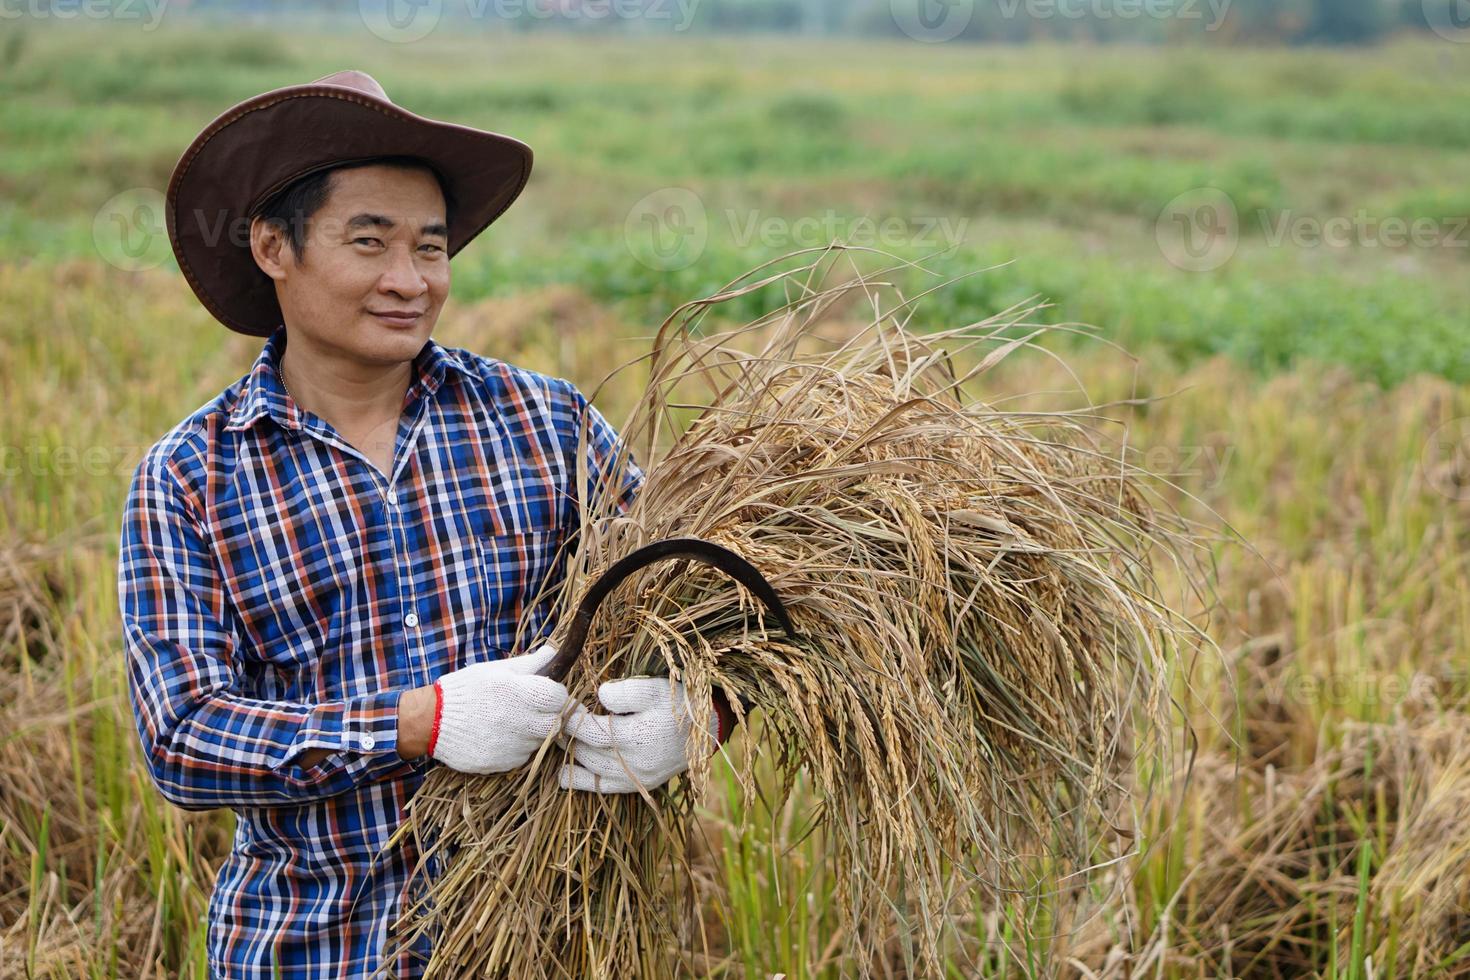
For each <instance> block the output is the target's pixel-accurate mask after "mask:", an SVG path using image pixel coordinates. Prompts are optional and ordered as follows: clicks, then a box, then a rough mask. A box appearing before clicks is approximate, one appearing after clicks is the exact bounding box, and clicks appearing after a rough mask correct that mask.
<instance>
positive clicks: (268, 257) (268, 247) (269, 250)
mask: <svg viewBox="0 0 1470 980" xmlns="http://www.w3.org/2000/svg"><path fill="white" fill-rule="evenodd" d="M250 254H251V255H252V256H254V257H255V264H256V265H258V266H260V269H261V271H262V272H264V273H265V274H266V275H268V276H270V277H271V278H272V279H274V280H276V281H277V282H280V281H281V280H283V279H285V278H286V265H287V263H289V264H290V265H293V266H294V265H295V264H296V253H295V252H294V251H292V249H291V243H290V241H289V240H288V239H287V238H286V230H285V229H284V228H282V227H281V226H280V225H278V224H274V223H271V222H267V221H266V220H265V219H264V218H259V217H257V218H252V219H251V221H250Z"/></svg>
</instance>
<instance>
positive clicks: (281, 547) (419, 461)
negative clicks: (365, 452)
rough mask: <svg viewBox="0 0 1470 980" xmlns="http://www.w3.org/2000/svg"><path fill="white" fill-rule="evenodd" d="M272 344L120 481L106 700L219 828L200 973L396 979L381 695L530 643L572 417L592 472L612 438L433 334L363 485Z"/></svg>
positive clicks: (577, 406)
mask: <svg viewBox="0 0 1470 980" xmlns="http://www.w3.org/2000/svg"><path fill="white" fill-rule="evenodd" d="M285 346H286V331H285V328H284V327H278V328H277V330H276V332H275V333H274V334H273V335H272V336H271V337H270V338H269V339H268V340H267V341H266V343H265V346H264V349H263V350H262V351H261V353H260V356H259V358H258V359H257V360H256V362H255V364H254V366H253V368H252V369H251V371H250V373H249V374H248V375H246V376H245V377H244V378H242V379H240V380H239V381H238V382H236V383H235V384H234V385H232V386H231V387H229V388H228V389H226V390H225V391H224V392H223V393H221V394H220V395H219V396H218V397H216V398H215V399H214V400H212V401H210V402H209V403H208V404H206V405H204V406H203V407H201V408H200V409H199V410H198V411H196V412H194V413H193V414H192V415H190V416H189V417H188V418H186V419H184V420H183V421H182V422H181V423H180V424H179V425H177V426H175V427H174V428H173V430H171V431H170V432H169V433H168V434H167V435H166V436H165V437H164V438H162V439H161V440H159V441H158V442H157V443H156V444H155V445H154V446H153V447H152V448H151V449H150V450H149V451H148V453H147V454H146V455H145V456H144V458H143V460H142V462H141V464H140V465H139V467H138V469H137V471H136V473H135V474H134V477H133V483H132V487H131V490H130V491H129V494H128V499H127V505H126V510H125V513H124V516H123V521H122V534H121V551H120V555H119V581H118V593H119V602H120V605H121V611H122V627H123V634H124V637H125V640H126V645H127V658H128V679H129V692H130V695H131V699H132V704H133V711H134V716H135V719H136V722H137V728H138V734H139V736H140V737H141V739H142V743H143V750H144V756H145V758H146V760H147V763H148V767H149V769H150V771H151V773H152V777H153V780H154V782H155V783H156V785H157V786H158V789H159V791H160V792H162V794H163V795H164V796H165V797H166V798H167V799H168V800H169V801H171V802H172V803H175V804H177V805H178V806H180V807H184V808H186V809H191V810H196V809H197V810H204V809H211V808H214V807H230V808H231V809H233V810H234V811H235V813H236V814H237V817H238V819H237V821H236V831H235V840H234V847H233V848H232V850H231V852H230V855H229V857H228V858H227V859H226V860H225V862H224V866H223V867H222V868H221V869H220V872H219V878H218V880H217V881H216V883H215V888H214V893H213V895H212V897H211V900H210V904H209V963H210V969H211V972H212V973H213V974H215V975H219V976H228V977H271V976H280V977H283V978H308V977H310V978H316V977H357V976H364V975H367V974H369V973H371V972H373V971H374V970H376V969H378V968H380V967H383V968H384V969H385V970H390V969H391V970H392V971H393V972H396V973H397V975H399V976H414V975H417V973H418V972H419V967H420V966H421V964H420V963H418V962H417V961H410V960H409V959H407V958H405V959H403V960H401V961H400V962H398V963H395V964H384V963H383V962H382V959H383V954H384V950H385V948H386V947H385V944H386V943H387V942H388V939H389V927H390V925H391V923H392V920H393V919H394V918H395V917H396V916H397V914H398V910H399V907H400V902H401V899H402V897H403V894H404V889H405V886H406V884H407V881H408V877H409V873H410V870H411V869H412V867H413V864H414V862H415V861H416V860H417V856H416V854H415V853H414V852H413V850H412V847H411V845H410V846H408V847H398V848H394V849H393V850H392V851H387V852H385V853H383V854H380V853H379V852H380V850H381V849H383V848H384V845H385V844H386V843H387V841H388V838H389V837H390V835H391V834H392V833H393V831H394V829H395V828H396V826H397V825H398V824H399V823H400V821H401V820H402V817H403V810H404V804H405V803H407V801H408V799H409V797H411V796H412V795H413V792H414V790H415V789H417V787H418V786H419V785H420V783H421V782H422V781H423V778H424V775H425V773H426V771H427V770H428V768H429V766H430V765H433V764H435V763H432V762H431V761H429V760H427V759H415V760H412V761H408V760H404V759H401V758H399V756H398V740H397V727H398V699H399V696H400V695H401V693H402V692H403V691H404V690H406V689H408V688H412V687H417V686H420V685H426V684H430V683H432V682H433V681H434V679H435V678H437V677H439V676H440V675H441V674H444V673H446V672H447V671H451V670H455V669H457V668H460V667H463V666H465V665H466V664H470V663H474V662H476V661H482V660H493V659H496V658H499V657H504V656H509V655H512V654H514V653H521V652H525V651H526V650H529V649H531V648H532V647H533V646H534V645H535V644H536V643H537V642H539V641H540V640H542V639H544V638H546V637H547V636H549V635H550V633H551V630H552V627H553V625H554V623H553V622H552V621H551V616H550V612H551V610H550V605H551V598H549V597H548V598H547V599H545V600H544V601H542V602H540V603H538V604H536V605H535V607H534V608H528V607H529V606H530V605H531V600H532V599H533V598H534V597H535V595H536V593H537V592H538V591H539V590H540V588H541V587H542V585H543V584H544V583H548V582H550V583H551V584H552V585H553V586H554V585H555V584H556V582H557V581H559V580H560V577H561V576H562V574H563V573H564V565H565V562H564V560H558V559H557V552H558V549H559V548H560V547H561V546H562V545H563V544H564V543H566V542H567V539H568V537H569V535H570V534H571V533H572V532H574V531H575V529H576V528H577V527H578V523H579V522H578V516H577V513H578V512H577V508H578V501H577V488H576V473H577V465H576V463H577V455H576V454H577V450H578V436H579V426H580V425H581V424H582V422H583V421H584V420H585V422H586V424H587V427H588V440H587V464H588V469H587V472H588V473H589V474H591V479H592V480H594V481H596V480H597V479H598V476H599V475H603V476H605V475H606V474H607V473H608V472H609V467H610V466H611V464H612V463H613V462H614V459H615V454H616V453H617V452H618V451H619V449H620V447H621V448H622V449H623V450H624V451H626V447H625V446H623V444H622V443H621V442H620V440H619V439H618V436H617V434H616V432H615V431H614V430H613V428H612V427H611V426H610V425H609V424H608V422H607V420H606V419H604V418H603V417H602V415H601V414H600V413H599V412H598V411H597V410H596V409H595V408H593V407H592V406H591V405H590V404H589V403H588V401H587V399H586V398H585V396H583V395H582V393H581V392H579V391H578V390H577V389H576V387H574V386H573V385H572V384H571V383H570V382H568V381H565V380H561V379H559V378H554V377H550V376H547V375H543V374H538V373H536V372H534V371H530V370H527V369H524V368H519V367H515V366H512V365H510V364H507V363H505V362H503V361H499V360H495V359H493V358H489V357H484V356H480V355H476V354H473V353H471V352H469V351H466V350H463V349H459V348H445V347H441V346H440V345H438V344H436V343H435V342H434V341H432V340H431V341H429V342H428V343H427V344H425V345H424V348H423V350H422V351H420V353H419V354H418V356H417V357H416V358H415V361H414V366H415V369H416V372H415V379H414V381H413V383H412V384H411V385H410V387H409V389H408V391H407V393H406V395H405V397H404V402H403V413H402V416H401V417H400V419H399V423H398V435H397V445H396V447H395V451H394V455H393V465H392V473H391V475H390V476H388V477H385V476H384V475H383V474H382V473H380V472H379V471H378V469H377V468H376V467H375V466H374V465H373V464H372V463H370V462H368V460H367V459H366V458H365V457H364V456H362V455H361V454H360V453H359V452H358V451H357V450H355V449H353V448H352V447H351V446H349V445H348V444H347V443H346V442H345V441H344V440H343V439H342V438H341V437H340V436H339V435H338V434H337V433H336V431H335V430H334V429H333V428H332V426H331V425H330V424H329V423H327V422H326V421H324V420H323V419H321V418H319V417H317V416H315V415H312V414H311V413H309V412H306V411H303V410H302V409H300V408H299V407H297V405H296V403H295V402H294V401H293V400H292V399H291V398H290V397H289V396H287V395H286V393H285V391H284V389H283V388H282V387H281V382H280V379H279V375H278V374H277V369H278V365H279V363H280V356H281V354H282V353H283V352H284V350H285ZM629 463H630V465H629V467H628V480H627V483H626V486H625V487H624V490H623V495H622V496H621V497H620V498H619V501H618V506H619V507H621V508H626V506H627V505H628V503H630V502H631V500H632V498H633V496H634V495H635V494H636V492H637V490H638V489H639V487H640V486H641V483H642V475H643V474H642V471H641V470H640V469H639V468H638V466H637V464H636V463H633V462H632V461H631V459H630V461H629ZM518 630H520V631H521V633H522V634H523V635H522V637H521V642H520V644H519V645H516V639H517V631H518ZM309 749H327V750H330V753H329V754H328V755H327V756H326V758H325V759H323V760H322V761H320V762H319V763H317V764H316V765H313V766H311V767H310V768H305V767H303V766H302V765H301V762H300V756H301V754H302V753H304V752H306V751H307V750H309ZM426 951H427V950H426V949H425V948H423V947H422V945H421V946H420V949H419V952H420V953H423V952H426Z"/></svg>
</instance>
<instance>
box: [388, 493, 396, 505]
mask: <svg viewBox="0 0 1470 980" xmlns="http://www.w3.org/2000/svg"><path fill="white" fill-rule="evenodd" d="M388 503H390V504H397V503H398V491H397V490H389V491H388Z"/></svg>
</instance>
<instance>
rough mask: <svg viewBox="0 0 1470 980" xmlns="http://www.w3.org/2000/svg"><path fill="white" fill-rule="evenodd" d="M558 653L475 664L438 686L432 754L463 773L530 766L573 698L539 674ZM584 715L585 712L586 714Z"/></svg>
mask: <svg viewBox="0 0 1470 980" xmlns="http://www.w3.org/2000/svg"><path fill="white" fill-rule="evenodd" d="M554 656H556V648H555V647H553V646H552V645H551V644H549V643H547V644H543V645H542V646H539V647H537V648H536V649H535V650H533V651H531V652H530V653H527V654H524V655H523V656H519V657H508V658H506V659H504V660H491V661H487V662H485V663H478V664H471V665H470V666H468V667H464V668H462V669H460V670H456V671H452V672H450V673H448V674H445V675H444V676H443V677H440V678H439V679H438V680H437V681H435V682H434V693H435V697H436V703H435V709H434V727H433V728H432V729H431V731H430V734H429V745H428V751H429V755H431V756H432V757H434V758H435V759H438V760H439V761H440V762H442V763H444V764H445V765H446V766H449V767H450V768H451V769H458V770H459V771H460V772H473V773H489V772H506V771H508V770H511V769H516V768H518V767H520V766H523V765H525V764H526V762H527V761H529V760H530V758H531V756H532V755H533V754H534V753H535V752H536V750H537V749H539V748H540V747H541V745H542V743H544V742H545V741H546V739H547V737H548V736H549V735H551V733H552V732H556V731H559V730H560V728H561V723H562V717H563V715H564V713H565V712H566V711H567V709H568V706H569V703H570V701H571V696H570V694H568V692H567V689H566V688H565V687H563V686H562V685H561V684H559V683H558V682H556V681H554V680H552V679H551V678H549V677H539V676H537V674H536V672H537V671H538V670H540V669H541V668H542V667H544V666H546V665H547V664H548V663H550V662H551V658H552V657H554ZM583 710H585V709H583Z"/></svg>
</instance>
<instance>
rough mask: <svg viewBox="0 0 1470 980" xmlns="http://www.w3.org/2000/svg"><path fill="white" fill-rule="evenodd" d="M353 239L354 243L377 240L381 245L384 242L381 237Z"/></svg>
mask: <svg viewBox="0 0 1470 980" xmlns="http://www.w3.org/2000/svg"><path fill="white" fill-rule="evenodd" d="M352 241H353V242H354V243H357V242H376V243H377V244H379V245H381V244H383V242H382V240H381V239H378V238H354V239H353V240H352Z"/></svg>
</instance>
